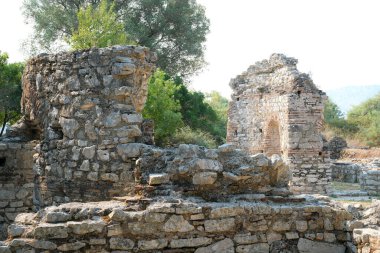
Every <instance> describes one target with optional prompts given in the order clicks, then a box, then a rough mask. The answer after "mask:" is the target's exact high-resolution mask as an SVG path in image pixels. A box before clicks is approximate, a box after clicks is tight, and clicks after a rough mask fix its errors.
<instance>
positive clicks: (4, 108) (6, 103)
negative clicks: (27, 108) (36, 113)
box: [0, 52, 24, 136]
mask: <svg viewBox="0 0 380 253" xmlns="http://www.w3.org/2000/svg"><path fill="white" fill-rule="evenodd" d="M23 68H24V66H23V64H21V63H8V55H7V54H6V53H1V52H0V94H1V96H0V124H1V125H0V136H2V135H3V132H4V128H5V125H6V123H8V122H10V123H13V122H14V121H15V120H17V119H18V118H19V117H20V99H21V93H22V91H21V76H22V71H23Z"/></svg>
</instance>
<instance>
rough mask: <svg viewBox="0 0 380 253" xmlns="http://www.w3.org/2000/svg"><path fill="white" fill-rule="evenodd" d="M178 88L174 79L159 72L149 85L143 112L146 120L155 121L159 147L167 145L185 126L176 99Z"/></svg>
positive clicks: (156, 138)
mask: <svg viewBox="0 0 380 253" xmlns="http://www.w3.org/2000/svg"><path fill="white" fill-rule="evenodd" d="M176 90H177V86H176V85H175V84H174V81H173V80H172V78H170V77H169V76H168V75H166V74H165V72H163V71H161V70H157V71H156V72H155V73H154V75H153V76H152V77H151V78H150V80H149V84H148V94H149V96H148V99H147V101H146V104H145V108H144V111H143V116H144V118H148V119H153V120H154V124H155V128H154V131H155V140H156V143H157V144H158V145H167V144H168V142H169V137H171V136H172V135H173V134H174V133H175V131H176V130H177V129H178V128H179V127H181V126H182V125H183V122H182V115H181V112H180V110H181V105H180V104H179V102H178V101H177V100H176V99H175V98H174V93H175V92H176Z"/></svg>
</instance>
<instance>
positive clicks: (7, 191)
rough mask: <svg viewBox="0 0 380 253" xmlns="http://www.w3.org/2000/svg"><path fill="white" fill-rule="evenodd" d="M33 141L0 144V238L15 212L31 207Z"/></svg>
mask: <svg viewBox="0 0 380 253" xmlns="http://www.w3.org/2000/svg"><path fill="white" fill-rule="evenodd" d="M34 147H35V143H15V142H4V143H0V238H3V237H4V236H5V235H6V227H7V225H8V224H9V223H10V222H12V221H13V220H14V219H15V217H16V215H17V214H19V213H22V212H30V211H32V210H33V191H34V184H33V180H34V173H33V155H34V154H35V153H36V151H35V150H34Z"/></svg>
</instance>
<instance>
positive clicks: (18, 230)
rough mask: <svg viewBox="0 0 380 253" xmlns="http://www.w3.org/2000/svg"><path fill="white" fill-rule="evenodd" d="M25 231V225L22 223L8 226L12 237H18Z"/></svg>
mask: <svg viewBox="0 0 380 253" xmlns="http://www.w3.org/2000/svg"><path fill="white" fill-rule="evenodd" d="M24 231H25V227H24V226H21V225H15V224H11V225H10V226H8V235H9V236H11V237H18V236H20V235H22V234H23V233H24Z"/></svg>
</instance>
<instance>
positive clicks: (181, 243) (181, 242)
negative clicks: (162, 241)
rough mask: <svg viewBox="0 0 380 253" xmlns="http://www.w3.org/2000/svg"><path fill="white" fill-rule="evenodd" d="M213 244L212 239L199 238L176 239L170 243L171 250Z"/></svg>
mask: <svg viewBox="0 0 380 253" xmlns="http://www.w3.org/2000/svg"><path fill="white" fill-rule="evenodd" d="M211 242H212V239H211V238H207V237H198V238H189V239H174V240H171V242H170V248H193V247H200V246H204V245H208V244H210V243H211Z"/></svg>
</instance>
